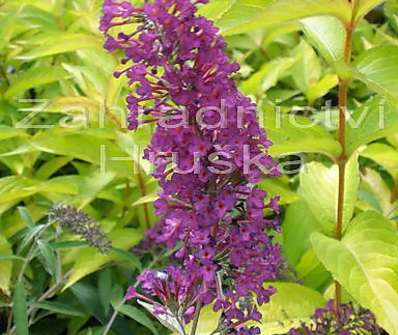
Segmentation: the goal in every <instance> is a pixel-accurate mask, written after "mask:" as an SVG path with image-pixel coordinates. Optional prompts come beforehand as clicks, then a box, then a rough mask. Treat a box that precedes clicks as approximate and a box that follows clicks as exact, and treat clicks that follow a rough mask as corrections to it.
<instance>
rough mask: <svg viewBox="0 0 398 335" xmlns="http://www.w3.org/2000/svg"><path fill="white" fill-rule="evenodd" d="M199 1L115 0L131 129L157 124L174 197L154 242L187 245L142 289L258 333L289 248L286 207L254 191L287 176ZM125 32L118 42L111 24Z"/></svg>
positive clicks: (226, 328) (177, 309)
mask: <svg viewBox="0 0 398 335" xmlns="http://www.w3.org/2000/svg"><path fill="white" fill-rule="evenodd" d="M205 2H206V1H203V0H198V1H194V2H191V1H189V0H155V1H154V2H146V3H145V5H144V6H143V7H142V8H136V7H133V6H132V5H130V4H129V3H127V2H121V3H119V2H116V1H112V0H108V1H106V2H105V5H104V16H103V18H102V20H101V29H102V30H103V31H104V32H105V34H106V36H107V40H106V43H105V48H107V49H108V50H109V51H110V52H113V51H115V50H121V51H122V52H123V53H124V55H125V57H124V59H123V64H125V65H126V69H125V70H123V71H121V72H118V73H116V74H115V75H116V76H120V75H125V76H126V77H127V78H128V80H129V85H130V86H131V88H132V90H131V91H132V93H131V94H130V95H129V96H128V98H127V106H128V109H129V115H128V122H129V128H130V129H136V128H137V127H138V126H139V125H140V124H142V123H149V122H154V123H156V128H155V133H154V135H153V137H152V140H151V143H150V145H149V146H148V148H147V149H146V150H145V158H146V159H148V160H149V161H150V162H151V163H152V164H153V165H154V167H155V171H154V174H153V175H154V177H155V178H157V179H158V180H159V183H160V186H161V188H162V191H161V193H160V195H159V199H158V200H157V201H156V202H155V208H156V213H157V215H158V216H159V217H160V221H159V222H158V224H157V225H156V227H154V228H153V229H152V230H150V231H149V232H148V238H149V239H151V240H152V241H153V242H155V243H161V244H164V245H166V246H167V247H169V248H174V247H176V246H178V247H179V248H178V250H177V252H176V254H175V257H174V258H173V263H174V265H172V266H169V267H167V268H166V269H165V270H164V271H162V272H161V275H159V272H157V273H155V272H146V273H145V274H143V275H142V276H140V278H139V279H140V282H141V287H142V288H143V289H144V290H145V292H146V293H147V294H149V295H151V296H152V297H154V298H157V299H158V300H159V301H160V302H161V303H162V304H163V305H164V306H166V307H167V308H168V309H169V310H170V311H172V312H173V313H174V315H176V316H178V315H183V317H184V321H185V322H188V321H190V320H191V319H192V317H193V315H194V313H193V311H194V310H195V309H196V308H197V307H196V306H202V305H206V304H214V309H215V310H222V311H223V313H222V315H223V316H222V320H221V322H220V325H219V327H220V329H219V330H220V331H222V332H225V333H226V332H228V334H258V333H259V330H258V329H257V328H256V327H250V328H248V327H246V326H245V323H246V322H247V321H250V320H254V321H259V320H260V319H261V314H260V313H259V312H258V310H257V305H261V304H263V303H266V302H268V301H269V298H270V296H271V295H272V294H273V293H274V289H272V288H267V287H264V283H265V282H266V281H271V280H274V279H276V278H277V276H278V270H279V268H280V265H281V261H282V260H281V254H280V246H279V245H278V244H275V243H273V242H272V237H271V235H272V232H271V231H272V230H279V220H278V214H279V207H278V204H277V201H278V199H277V198H274V199H270V200H269V202H268V203H265V199H266V195H267V194H266V192H264V191H261V190H259V189H258V188H256V187H255V186H254V183H256V182H258V181H260V180H261V179H262V178H264V177H267V176H275V175H278V174H279V172H278V169H277V164H276V162H275V161H273V159H272V158H271V157H270V156H269V155H268V153H267V149H268V148H269V146H270V145H271V142H270V141H269V140H268V138H267V137H266V134H265V132H264V130H263V129H262V128H261V127H260V126H259V124H258V122H257V117H256V105H255V104H253V103H252V102H251V100H250V99H249V98H247V97H245V96H244V95H242V94H241V93H240V92H239V91H238V89H237V87H236V84H235V83H234V81H233V79H232V78H231V77H232V75H233V74H234V73H235V72H236V71H237V70H238V69H239V65H238V64H236V63H234V62H231V61H230V59H229V57H228V55H227V53H226V52H225V47H226V44H225V41H224V40H223V38H222V37H221V36H220V35H219V34H218V29H217V28H216V27H215V26H214V25H213V24H212V22H211V21H209V20H207V19H206V18H204V17H200V16H197V15H196V5H197V4H199V3H205ZM116 26H117V27H119V29H118V30H120V26H123V27H124V28H123V30H124V33H119V34H118V35H117V36H116V37H115V36H113V35H111V28H113V27H116Z"/></svg>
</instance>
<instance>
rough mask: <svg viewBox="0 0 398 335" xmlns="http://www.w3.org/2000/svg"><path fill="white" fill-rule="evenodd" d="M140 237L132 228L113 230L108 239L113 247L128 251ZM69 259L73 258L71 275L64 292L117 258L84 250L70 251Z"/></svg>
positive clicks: (89, 249)
mask: <svg viewBox="0 0 398 335" xmlns="http://www.w3.org/2000/svg"><path fill="white" fill-rule="evenodd" d="M141 236H142V231H140V230H137V229H132V228H124V229H115V230H113V231H112V232H111V233H110V234H109V239H110V240H111V241H112V245H113V246H114V247H117V248H120V249H128V248H131V247H132V246H134V245H136V244H137V243H138V242H139V241H140V239H141ZM69 257H71V258H73V266H72V274H71V276H70V277H69V280H68V281H67V282H66V283H65V286H64V290H65V289H66V288H68V287H70V286H72V285H73V284H75V283H76V282H77V281H79V280H80V279H81V278H83V277H85V276H87V275H88V274H90V273H93V272H95V271H97V270H99V269H100V268H101V267H102V266H103V265H105V264H106V263H109V262H111V261H113V260H114V259H115V258H116V257H118V255H117V254H115V253H113V252H112V253H110V254H107V255H99V254H98V252H97V250H95V249H93V248H88V249H84V250H78V251H77V252H76V251H75V250H72V253H71V254H70V255H69Z"/></svg>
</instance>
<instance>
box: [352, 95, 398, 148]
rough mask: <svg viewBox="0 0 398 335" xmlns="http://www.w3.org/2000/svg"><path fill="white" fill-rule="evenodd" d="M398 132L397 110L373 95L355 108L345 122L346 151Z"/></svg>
mask: <svg viewBox="0 0 398 335" xmlns="http://www.w3.org/2000/svg"><path fill="white" fill-rule="evenodd" d="M397 132H398V111H397V108H396V107H393V106H392V105H391V104H390V103H388V102H387V101H385V100H383V99H382V98H379V97H375V98H372V99H370V100H369V101H367V102H366V103H364V104H363V105H362V106H361V107H359V108H357V109H355V111H354V112H353V114H352V115H351V116H350V118H349V119H348V123H347V139H346V145H347V153H348V154H351V153H353V152H354V151H355V150H356V149H357V148H359V147H360V146H361V145H363V144H368V143H370V142H372V141H375V140H377V139H380V138H382V137H386V136H389V135H393V134H395V133H397Z"/></svg>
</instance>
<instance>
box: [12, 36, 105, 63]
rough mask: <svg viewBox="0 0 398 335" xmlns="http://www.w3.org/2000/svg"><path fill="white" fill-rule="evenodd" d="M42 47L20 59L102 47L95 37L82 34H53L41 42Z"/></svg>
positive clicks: (34, 49) (30, 51)
mask: <svg viewBox="0 0 398 335" xmlns="http://www.w3.org/2000/svg"><path fill="white" fill-rule="evenodd" d="M41 43H42V44H41V45H40V46H37V47H35V48H33V49H31V50H29V51H28V52H26V53H24V54H23V55H21V56H19V57H18V58H19V59H23V60H26V61H27V60H33V59H36V58H40V57H47V56H54V55H57V54H62V53H66V52H73V51H77V50H80V49H85V48H98V47H101V40H100V39H97V38H95V37H94V36H91V35H87V34H80V33H65V32H63V33H62V34H53V35H50V36H45V38H44V40H43V41H41Z"/></svg>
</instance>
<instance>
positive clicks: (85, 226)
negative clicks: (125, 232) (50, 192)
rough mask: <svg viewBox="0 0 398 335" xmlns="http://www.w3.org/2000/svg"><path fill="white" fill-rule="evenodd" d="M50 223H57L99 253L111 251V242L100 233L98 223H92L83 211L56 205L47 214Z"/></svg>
mask: <svg viewBox="0 0 398 335" xmlns="http://www.w3.org/2000/svg"><path fill="white" fill-rule="evenodd" d="M49 219H50V221H57V222H59V223H60V225H61V227H62V228H67V229H69V230H70V231H72V233H74V234H76V235H79V236H80V237H81V239H82V240H84V241H86V242H87V243H88V245H90V246H92V247H94V248H97V249H98V250H99V251H100V252H101V253H104V254H106V253H109V252H110V251H111V250H112V242H111V241H110V240H109V239H108V237H107V236H106V235H105V233H104V232H103V231H102V229H101V226H100V224H99V223H98V222H96V221H94V220H93V219H92V218H90V217H89V216H88V215H87V214H86V213H84V212H83V211H81V210H79V209H77V208H75V207H73V206H69V205H58V206H56V207H54V208H53V209H52V210H51V213H50V214H49Z"/></svg>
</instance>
